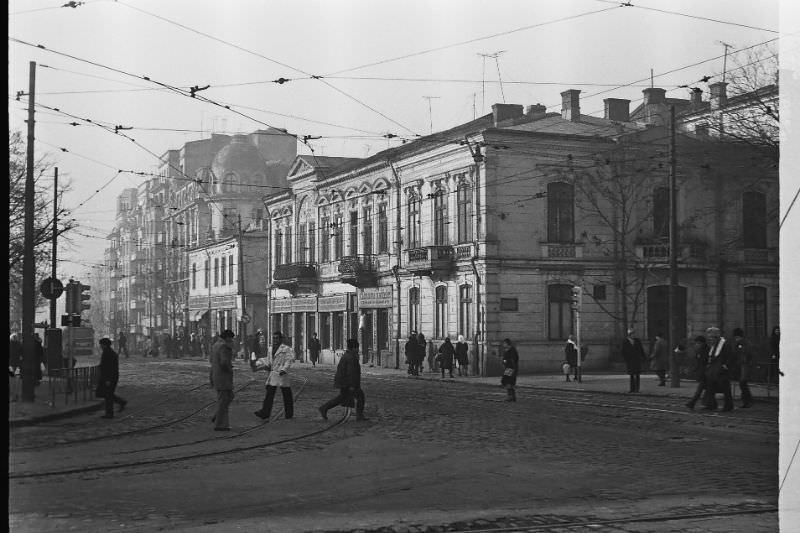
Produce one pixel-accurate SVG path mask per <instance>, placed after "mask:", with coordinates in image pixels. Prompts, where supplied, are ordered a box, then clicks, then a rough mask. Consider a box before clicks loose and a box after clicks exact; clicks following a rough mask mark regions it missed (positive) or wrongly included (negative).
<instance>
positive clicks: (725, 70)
mask: <svg viewBox="0 0 800 533" xmlns="http://www.w3.org/2000/svg"><path fill="white" fill-rule="evenodd" d="M717 42H718V43H719V44H721V45H722V46H724V47H725V57H724V59H723V60H722V83H725V75H726V74H727V73H728V48H733V45H732V44H728V43H726V42H723V41H717Z"/></svg>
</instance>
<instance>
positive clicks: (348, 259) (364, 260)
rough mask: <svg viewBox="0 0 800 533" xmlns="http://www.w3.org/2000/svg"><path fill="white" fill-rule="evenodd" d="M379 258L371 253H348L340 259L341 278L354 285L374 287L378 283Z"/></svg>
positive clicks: (344, 281)
mask: <svg viewBox="0 0 800 533" xmlns="http://www.w3.org/2000/svg"><path fill="white" fill-rule="evenodd" d="M377 271H378V262H377V260H376V259H375V258H374V257H372V256H369V255H348V256H345V257H342V259H341V260H340V261H339V280H340V281H342V282H343V283H349V284H350V285H353V286H354V287H374V286H376V283H377Z"/></svg>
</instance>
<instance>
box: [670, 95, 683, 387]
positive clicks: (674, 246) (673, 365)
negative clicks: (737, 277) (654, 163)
mask: <svg viewBox="0 0 800 533" xmlns="http://www.w3.org/2000/svg"><path fill="white" fill-rule="evenodd" d="M676 174H677V165H676V158H675V106H674V105H671V106H669V300H668V304H669V337H668V338H669V375H670V387H672V388H677V387H680V386H681V377H680V375H679V370H678V360H677V355H676V353H675V348H676V347H677V345H678V335H677V330H678V320H677V316H676V314H677V301H676V300H677V298H676V292H677V290H678V246H679V243H678V201H677V198H676V195H677V190H676V189H677V186H676V181H677V177H676ZM681 316H683V313H681Z"/></svg>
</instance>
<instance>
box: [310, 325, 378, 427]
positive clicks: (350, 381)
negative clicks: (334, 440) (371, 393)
mask: <svg viewBox="0 0 800 533" xmlns="http://www.w3.org/2000/svg"><path fill="white" fill-rule="evenodd" d="M333 386H334V388H337V389H339V394H338V396H336V397H335V398H332V399H331V400H330V401H328V402H326V403H325V404H323V405H322V406H320V408H319V414H320V415H322V418H323V419H324V420H327V419H328V411H329V410H330V409H333V408H334V407H336V406H337V405H342V406H344V407H352V405H353V398H354V397H355V401H356V402H355V403H356V420H367V419H366V418H365V417H364V391H363V390H362V389H361V364H360V363H359V361H358V341H357V340H355V339H347V350H345V352H344V355H342V358H341V359H339V364H338V365H337V366H336V375H335V376H334V377H333Z"/></svg>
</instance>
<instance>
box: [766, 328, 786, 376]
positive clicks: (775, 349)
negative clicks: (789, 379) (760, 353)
mask: <svg viewBox="0 0 800 533" xmlns="http://www.w3.org/2000/svg"><path fill="white" fill-rule="evenodd" d="M769 352H770V354H769V358H770V361H769V362H770V367H774V368H775V369H777V371H778V375H779V376H783V372H781V367H780V364H779V363H780V359H781V328H779V327H778V326H775V327H774V328H772V334H771V335H770V336H769ZM770 374H772V372H770Z"/></svg>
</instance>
